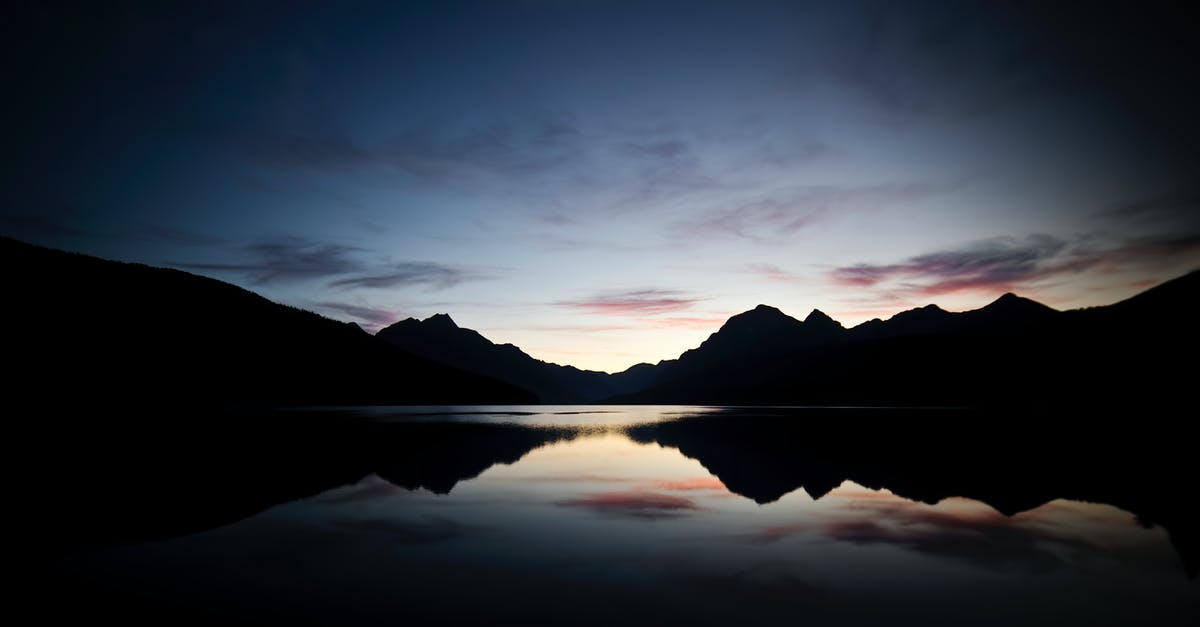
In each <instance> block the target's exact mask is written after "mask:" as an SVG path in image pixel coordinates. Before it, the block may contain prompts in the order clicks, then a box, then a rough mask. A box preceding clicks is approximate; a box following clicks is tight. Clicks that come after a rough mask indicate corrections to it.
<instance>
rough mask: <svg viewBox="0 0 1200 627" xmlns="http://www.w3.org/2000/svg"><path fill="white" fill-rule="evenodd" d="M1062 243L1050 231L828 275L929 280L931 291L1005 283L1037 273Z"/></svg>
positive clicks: (848, 281) (852, 281) (849, 280)
mask: <svg viewBox="0 0 1200 627" xmlns="http://www.w3.org/2000/svg"><path fill="white" fill-rule="evenodd" d="M1065 247H1066V242H1065V241H1063V240H1061V239H1058V238H1055V237H1051V236H1049V235H1034V236H1031V237H1029V238H1026V239H1024V240H1019V239H1016V238H1009V237H1002V238H995V239H990V240H984V241H980V242H975V243H972V244H970V245H968V246H966V247H963V248H960V249H956V250H947V251H939V252H934V253H928V254H924V255H918V256H916V257H912V258H910V259H908V260H907V261H905V262H903V263H899V264H890V265H871V264H857V265H852V266H844V267H841V268H837V269H836V270H834V271H833V275H832V277H833V280H834V282H836V283H839V284H842V285H848V286H854V287H869V286H872V285H875V284H877V283H879V282H881V281H885V280H889V279H893V278H907V279H918V280H929V281H931V282H930V283H928V284H927V285H925V286H924V289H925V290H926V291H927V292H929V293H942V292H950V291H954V290H957V289H964V288H972V287H997V286H1000V287H1008V286H1010V285H1012V284H1013V283H1016V282H1018V281H1021V280H1025V279H1029V278H1032V277H1035V276H1037V275H1038V274H1039V273H1040V272H1041V264H1042V263H1043V262H1045V261H1047V260H1050V259H1054V258H1055V257H1057V256H1058V255H1059V253H1061V252H1062V251H1063V249H1064V248H1065Z"/></svg>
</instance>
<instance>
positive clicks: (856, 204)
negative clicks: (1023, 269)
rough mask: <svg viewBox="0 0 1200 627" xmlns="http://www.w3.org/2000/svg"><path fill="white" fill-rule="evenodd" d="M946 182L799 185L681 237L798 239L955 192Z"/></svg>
mask: <svg viewBox="0 0 1200 627" xmlns="http://www.w3.org/2000/svg"><path fill="white" fill-rule="evenodd" d="M953 187H954V186H952V185H947V184H943V183H928V182H907V183H878V184H874V185H859V186H837V185H800V186H794V187H790V188H785V189H781V190H777V191H775V192H773V193H770V194H767V195H765V196H762V197H759V198H756V199H753V200H749V201H746V202H743V203H741V204H737V205H734V206H732V207H726V208H721V209H716V210H713V211H709V212H708V213H707V214H705V215H704V216H703V217H701V218H700V219H698V220H690V221H684V222H682V223H681V224H680V225H679V227H680V229H679V232H680V234H681V235H684V236H687V237H693V236H696V235H727V236H736V237H744V238H748V239H754V240H770V239H778V238H780V237H784V236H788V235H792V234H795V233H796V232H798V231H800V230H802V229H804V228H806V227H809V226H813V225H816V224H820V223H823V222H826V221H829V220H831V219H834V218H836V217H839V216H842V215H845V214H847V213H854V212H859V211H874V210H879V209H884V208H886V207H890V206H895V205H902V204H906V203H911V202H917V201H920V200H924V199H926V198H930V197H932V196H936V195H939V194H943V193H946V192H947V191H950V190H951V189H952V188H953Z"/></svg>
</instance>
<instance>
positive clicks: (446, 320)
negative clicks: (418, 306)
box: [423, 313, 458, 329]
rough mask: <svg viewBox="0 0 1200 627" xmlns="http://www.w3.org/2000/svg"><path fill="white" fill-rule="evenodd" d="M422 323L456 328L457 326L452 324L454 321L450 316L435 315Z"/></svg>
mask: <svg viewBox="0 0 1200 627" xmlns="http://www.w3.org/2000/svg"><path fill="white" fill-rule="evenodd" d="M423 322H424V323H425V324H430V325H434V326H441V327H453V328H455V329H457V328H458V325H457V324H455V323H454V319H453V318H451V317H450V314H444V313H436V314H433V315H432V316H429V317H428V318H426V319H425V320H424V321H423Z"/></svg>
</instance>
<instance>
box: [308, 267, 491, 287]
mask: <svg viewBox="0 0 1200 627" xmlns="http://www.w3.org/2000/svg"><path fill="white" fill-rule="evenodd" d="M490 276H491V275H488V274H484V273H481V272H477V271H474V270H467V269H464V268H460V267H457V266H451V265H446V264H442V263H435V262H432V261H406V262H402V263H395V264H391V265H390V266H387V267H386V268H385V269H383V270H382V271H378V272H370V273H366V274H361V275H358V276H352V277H347V278H344V279H338V280H336V281H332V282H330V284H329V285H330V286H332V287H366V288H373V289H387V288H393V287H407V286H413V285H421V286H425V287H427V288H429V289H447V288H451V287H454V286H456V285H458V284H460V283H464V282H467V281H478V280H483V279H487V278H490Z"/></svg>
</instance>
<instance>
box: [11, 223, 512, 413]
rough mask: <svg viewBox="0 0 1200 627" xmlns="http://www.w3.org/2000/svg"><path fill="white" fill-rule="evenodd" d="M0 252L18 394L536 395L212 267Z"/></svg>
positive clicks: (261, 398)
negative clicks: (217, 275)
mask: <svg viewBox="0 0 1200 627" xmlns="http://www.w3.org/2000/svg"><path fill="white" fill-rule="evenodd" d="M0 263H3V266H4V272H5V282H6V283H7V286H6V287H7V293H8V295H9V298H10V301H9V302H10V306H7V307H5V308H4V314H3V315H4V321H3V322H4V324H3V330H0V334H2V336H0V341H3V343H4V346H5V358H6V365H7V366H8V370H9V371H10V373H11V375H10V378H9V388H8V389H10V390H11V391H12V392H11V393H12V395H14V396H15V397H16V401H17V402H18V403H19V404H22V405H26V406H29V407H44V406H57V407H62V406H63V405H68V406H73V405H78V406H82V407H85V408H88V409H89V410H92V411H94V408H95V406H97V405H104V406H109V407H115V408H120V410H121V411H124V412H133V411H135V410H137V408H141V409H142V410H144V411H146V412H150V413H152V414H162V413H164V412H166V413H167V414H168V416H169V415H170V414H178V413H181V412H192V411H198V412H207V411H211V410H212V409H218V408H220V409H231V408H239V407H243V408H244V407H262V406H271V405H294V404H377V403H382V404H411V403H420V404H428V403H520V402H531V401H534V400H536V399H535V397H533V395H532V394H530V393H528V392H526V391H524V390H522V389H520V388H517V387H514V386H512V385H509V384H506V383H503V382H500V381H498V380H495V379H491V378H487V377H483V376H479V375H477V374H471V373H467V372H463V371H461V370H458V369H455V368H451V367H447V366H445V365H441V364H437V363H433V362H431V361H429V360H426V359H424V358H421V357H418V356H416V355H412V354H410V353H406V352H404V351H401V350H397V349H396V348H394V347H392V346H389V345H387V344H386V343H384V342H380V341H379V340H376V339H375V338H373V337H372V336H370V335H368V334H366V333H364V332H363V331H362V330H361V329H359V328H358V327H357V326H356V325H352V324H347V323H342V322H337V321H334V320H330V319H328V318H324V317H322V316H320V315H318V314H315V313H312V312H309V311H304V310H302V309H297V308H295V307H288V306H286V305H280V304H278V303H273V302H271V301H269V300H267V299H265V298H263V297H261V296H258V295H257V294H254V293H252V292H249V291H247V290H244V289H242V288H239V287H237V286H234V285H230V284H228V283H223V282H221V281H217V280H215V279H209V278H205V277H201V276H196V275H193V274H189V273H186V272H182V271H179V270H170V269H165V268H153V267H149V266H144V265H140V264H129V263H119V262H114V261H106V260H103V259H98V258H95V257H88V256H85V255H80V254H73V253H66V252H61V251H55V250H50V249H46V248H41V247H37V246H32V245H29V244H24V243H22V242H18V241H16V240H11V239H6V238H0ZM166 418H167V416H164V419H166Z"/></svg>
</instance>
